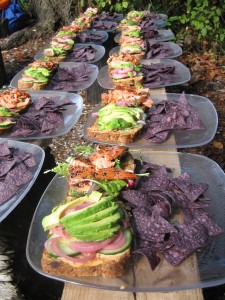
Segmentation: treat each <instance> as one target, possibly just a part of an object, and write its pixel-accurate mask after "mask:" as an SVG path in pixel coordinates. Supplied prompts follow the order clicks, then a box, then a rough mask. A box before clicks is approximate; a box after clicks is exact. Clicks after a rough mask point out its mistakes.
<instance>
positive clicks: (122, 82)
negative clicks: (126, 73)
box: [112, 75, 143, 88]
mask: <svg viewBox="0 0 225 300" xmlns="http://www.w3.org/2000/svg"><path fill="white" fill-rule="evenodd" d="M142 80H143V76H142V75H140V76H135V77H129V78H121V79H114V78H112V81H113V83H114V86H115V87H116V88H117V87H131V86H135V87H139V88H141V87H142Z"/></svg>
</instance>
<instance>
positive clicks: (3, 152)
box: [0, 141, 10, 156]
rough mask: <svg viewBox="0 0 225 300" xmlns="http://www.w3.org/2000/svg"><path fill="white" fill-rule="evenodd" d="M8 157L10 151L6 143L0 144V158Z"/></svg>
mask: <svg viewBox="0 0 225 300" xmlns="http://www.w3.org/2000/svg"><path fill="white" fill-rule="evenodd" d="M7 155H10V150H9V147H8V143H7V141H5V142H3V143H1V144H0V156H7Z"/></svg>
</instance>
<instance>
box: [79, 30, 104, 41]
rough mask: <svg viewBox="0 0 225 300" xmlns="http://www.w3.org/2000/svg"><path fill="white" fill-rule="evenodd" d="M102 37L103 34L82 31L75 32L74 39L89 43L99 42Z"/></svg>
mask: <svg viewBox="0 0 225 300" xmlns="http://www.w3.org/2000/svg"><path fill="white" fill-rule="evenodd" d="M103 38H104V35H103V34H101V33H98V32H96V33H88V32H83V33H81V34H77V36H76V41H77V42H80V43H91V42H101V41H102V40H103Z"/></svg>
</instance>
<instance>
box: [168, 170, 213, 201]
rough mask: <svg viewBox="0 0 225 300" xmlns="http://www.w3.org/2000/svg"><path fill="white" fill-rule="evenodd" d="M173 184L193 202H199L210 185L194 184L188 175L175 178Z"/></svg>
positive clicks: (184, 174)
mask: <svg viewBox="0 0 225 300" xmlns="http://www.w3.org/2000/svg"><path fill="white" fill-rule="evenodd" d="M171 183H172V184H173V185H175V187H177V188H178V189H180V190H181V191H182V192H183V193H184V195H186V196H187V198H188V199H190V200H191V201H195V200H197V199H198V198H199V197H200V196H201V195H202V194H203V193H204V192H206V191H207V189H208V184H206V183H198V184H192V183H191V177H190V175H189V174H188V173H183V174H182V175H180V176H178V177H176V178H174V179H173V180H172V181H171Z"/></svg>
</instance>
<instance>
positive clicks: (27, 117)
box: [10, 97, 73, 137]
mask: <svg viewBox="0 0 225 300" xmlns="http://www.w3.org/2000/svg"><path fill="white" fill-rule="evenodd" d="M58 99H59V98H58V97H38V98H36V99H35V101H34V102H33V103H32V104H31V106H30V107H29V108H28V110H27V111H26V112H25V113H23V114H22V115H21V116H20V119H19V120H18V122H17V124H16V125H15V127H14V130H13V132H12V133H11V134H10V135H11V136H13V137H17V136H24V137H26V136H30V135H34V134H37V133H44V134H46V135H47V134H50V133H52V132H53V130H55V129H56V128H60V127H62V126H63V125H64V119H63V114H62V111H64V110H65V109H66V108H65V106H67V105H71V104H73V103H71V102H70V101H68V100H65V102H64V103H59V104H58Z"/></svg>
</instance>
